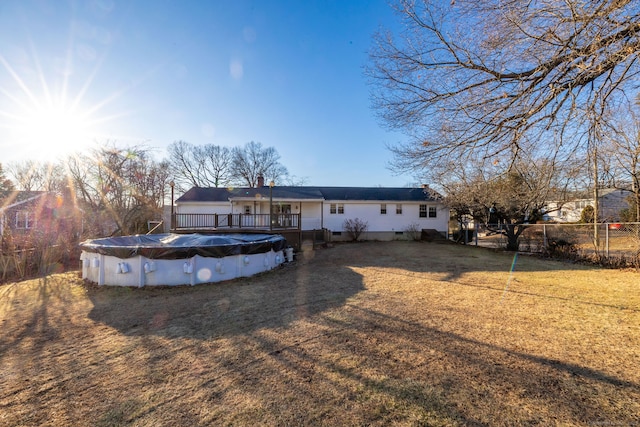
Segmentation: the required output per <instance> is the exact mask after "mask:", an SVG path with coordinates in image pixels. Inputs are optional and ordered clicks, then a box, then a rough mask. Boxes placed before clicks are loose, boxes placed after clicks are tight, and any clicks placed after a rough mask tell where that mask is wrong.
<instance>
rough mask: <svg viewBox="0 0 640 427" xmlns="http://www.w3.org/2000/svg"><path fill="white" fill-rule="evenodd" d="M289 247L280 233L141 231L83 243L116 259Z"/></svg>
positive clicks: (87, 249)
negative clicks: (162, 232)
mask: <svg viewBox="0 0 640 427" xmlns="http://www.w3.org/2000/svg"><path fill="white" fill-rule="evenodd" d="M286 247H287V241H286V240H285V238H284V237H282V236H281V235H272V234H214V235H206V234H172V233H169V234H139V235H134V236H120V237H108V238H104V239H93V240H86V241H84V242H82V243H80V248H81V249H82V250H83V251H85V252H95V253H98V254H102V255H110V256H114V257H117V258H122V259H126V258H132V257H135V256H137V255H141V256H143V257H146V258H150V259H184V258H191V257H193V256H195V255H200V256H202V257H211V258H224V257H226V256H233V255H252V254H259V253H265V252H269V251H271V250H273V251H274V252H278V251H281V250H283V249H284V248H286Z"/></svg>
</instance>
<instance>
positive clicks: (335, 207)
mask: <svg viewBox="0 0 640 427" xmlns="http://www.w3.org/2000/svg"><path fill="white" fill-rule="evenodd" d="M329 213H330V214H335V213H339V214H343V213H344V205H343V204H342V203H331V205H330V206H329Z"/></svg>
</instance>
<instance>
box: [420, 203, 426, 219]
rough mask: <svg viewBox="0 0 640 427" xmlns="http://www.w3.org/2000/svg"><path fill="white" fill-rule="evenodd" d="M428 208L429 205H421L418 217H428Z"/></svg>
mask: <svg viewBox="0 0 640 427" xmlns="http://www.w3.org/2000/svg"><path fill="white" fill-rule="evenodd" d="M427 215H428V209H427V205H420V207H419V209H418V218H427Z"/></svg>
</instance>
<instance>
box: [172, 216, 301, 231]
mask: <svg viewBox="0 0 640 427" xmlns="http://www.w3.org/2000/svg"><path fill="white" fill-rule="evenodd" d="M270 217H271V222H270V221H269V218H270ZM171 229H172V230H175V231H184V230H219V229H248V230H265V231H266V230H283V229H285V230H299V229H300V214H272V215H269V214H217V213H213V214H184V213H174V214H173V218H171Z"/></svg>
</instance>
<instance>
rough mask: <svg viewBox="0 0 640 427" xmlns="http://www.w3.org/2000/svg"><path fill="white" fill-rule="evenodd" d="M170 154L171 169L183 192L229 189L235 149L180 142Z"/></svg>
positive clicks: (175, 144)
mask: <svg viewBox="0 0 640 427" xmlns="http://www.w3.org/2000/svg"><path fill="white" fill-rule="evenodd" d="M168 152H169V158H168V162H169V169H170V171H171V175H172V177H173V180H174V182H175V184H176V186H177V188H178V189H179V190H182V191H186V190H188V189H189V188H191V187H220V186H226V185H229V184H230V183H231V182H232V180H233V177H232V175H231V150H229V148H227V147H221V146H217V145H213V144H206V145H192V144H189V143H188V142H185V141H176V142H174V143H173V144H171V145H170V146H169V148H168Z"/></svg>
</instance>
